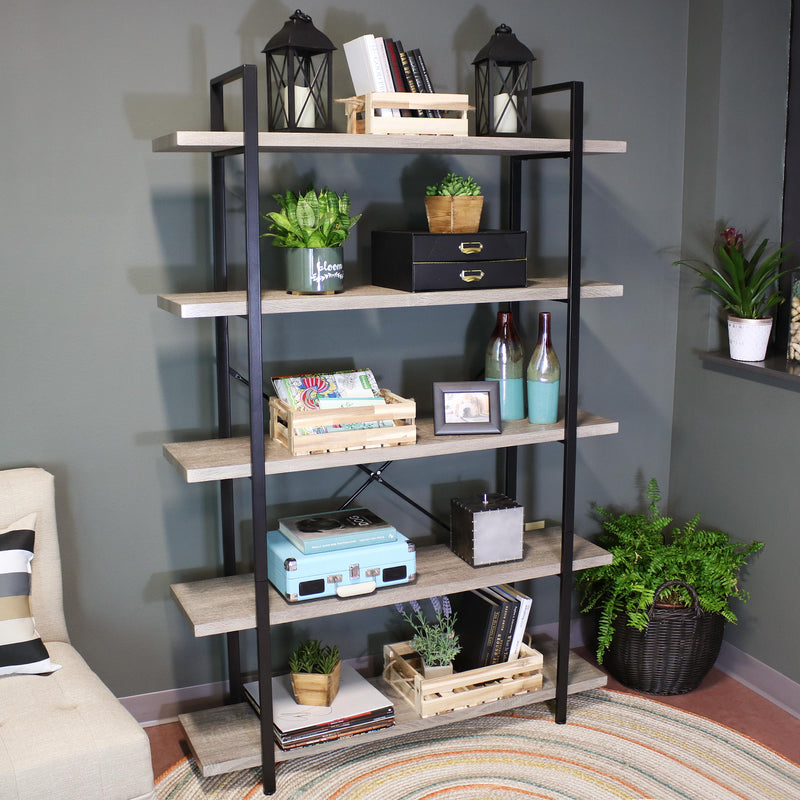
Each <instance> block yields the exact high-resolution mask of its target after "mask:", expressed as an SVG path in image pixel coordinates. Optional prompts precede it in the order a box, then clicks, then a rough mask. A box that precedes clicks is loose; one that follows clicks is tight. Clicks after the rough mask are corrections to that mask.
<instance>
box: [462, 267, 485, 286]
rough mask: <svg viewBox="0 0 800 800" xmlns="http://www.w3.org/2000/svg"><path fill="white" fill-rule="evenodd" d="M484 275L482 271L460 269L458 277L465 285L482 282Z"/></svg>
mask: <svg viewBox="0 0 800 800" xmlns="http://www.w3.org/2000/svg"><path fill="white" fill-rule="evenodd" d="M485 274H486V273H485V272H484V271H483V270H482V269H462V270H461V272H460V273H459V275H458V277H459V278H461V280H462V281H464V282H465V283H473V282H474V281H482V280H483V278H484V276H485Z"/></svg>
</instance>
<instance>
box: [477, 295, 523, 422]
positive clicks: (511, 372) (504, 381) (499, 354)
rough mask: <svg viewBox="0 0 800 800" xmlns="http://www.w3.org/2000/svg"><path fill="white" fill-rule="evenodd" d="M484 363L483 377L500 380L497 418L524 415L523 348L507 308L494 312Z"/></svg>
mask: <svg viewBox="0 0 800 800" xmlns="http://www.w3.org/2000/svg"><path fill="white" fill-rule="evenodd" d="M484 367H485V371H486V380H487V381H498V382H499V383H500V419H502V420H511V419H524V418H525V397H524V395H525V351H524V348H523V347H522V340H521V339H520V338H519V334H518V333H517V329H516V328H515V327H514V318H513V317H512V315H511V312H510V311H498V312H497V324H496V325H495V328H494V332H493V333H492V337H491V339H489V344H488V345H487V347H486V360H485V364H484Z"/></svg>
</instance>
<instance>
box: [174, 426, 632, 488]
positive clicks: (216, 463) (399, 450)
mask: <svg viewBox="0 0 800 800" xmlns="http://www.w3.org/2000/svg"><path fill="white" fill-rule="evenodd" d="M416 424H417V442H416V444H408V445H398V446H394V447H375V448H368V449H361V450H346V451H343V452H341V453H323V454H321V455H314V454H311V455H298V456H293V455H291V454H290V453H289V451H288V450H287V449H286V448H285V447H284V446H283V445H281V444H279V443H278V442H275V441H273V440H272V439H270V438H269V437H268V436H266V437H265V447H266V454H265V464H264V469H265V473H266V474H267V475H283V474H287V473H294V472H307V471H308V470H314V469H331V468H333V467H348V466H355V465H358V464H371V463H374V462H375V461H385V460H387V459H388V460H392V461H402V460H406V459H409V458H428V457H432V456H443V455H451V454H454V453H472V452H478V451H481V450H495V449H499V448H504V447H517V446H521V445H527V444H542V443H544V442H558V441H561V440H562V439H563V438H564V420H563V419H562V420H559V421H558V422H554V423H551V424H546V425H535V424H531V423H529V422H528V421H527V420H513V421H510V422H504V423H503V432H502V433H500V434H481V435H463V436H462V435H459V436H453V435H448V436H436V435H435V434H434V432H433V420H431V419H429V418H428V419H425V418H422V419H417V421H416ZM618 432H619V423H618V422H616V421H614V420H610V419H606V418H605V417H599V416H597V415H596V414H590V413H589V412H587V411H578V438H588V437H592V436H608V435H611V434H615V433H618ZM164 455H165V456H166V458H167V460H168V461H169V462H170V463H171V464H172V465H173V466H174V467H175V468H176V469H177V470H178V472H179V473H180V474H181V475H182V476H183V478H184V480H185V481H186V482H187V483H204V482H207V481H219V480H227V479H229V478H249V477H250V475H251V469H250V439H249V438H248V437H246V436H241V437H234V438H231V439H207V440H203V441H192V442H173V443H169V444H165V445H164Z"/></svg>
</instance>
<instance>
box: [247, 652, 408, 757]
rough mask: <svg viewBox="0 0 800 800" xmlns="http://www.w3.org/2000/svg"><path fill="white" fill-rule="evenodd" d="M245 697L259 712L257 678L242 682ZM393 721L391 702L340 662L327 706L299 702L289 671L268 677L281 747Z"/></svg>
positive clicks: (376, 727) (330, 738)
mask: <svg viewBox="0 0 800 800" xmlns="http://www.w3.org/2000/svg"><path fill="white" fill-rule="evenodd" d="M244 690H245V697H246V698H247V700H248V701H249V702H250V704H251V705H252V706H253V708H254V709H255V710H256V712H257V713H259V714H260V713H261V696H260V693H259V690H258V681H252V682H250V683H245V685H244ZM391 725H394V705H393V704H392V701H391V700H389V699H388V698H387V697H385V696H384V695H383V694H381V692H379V691H378V689H376V688H375V687H374V686H373V685H372V684H371V683H370V682H369V681H368V680H367V679H366V678H364V677H362V676H361V675H360V674H359V673H358V672H357V671H356V670H355V669H354V668H353V667H351V666H350V665H349V664H347V663H345V662H342V667H341V675H340V677H339V691H338V693H337V694H336V697H335V698H334V700H333V703H332V704H331V705H330V706H306V705H300V704H299V703H297V702H296V701H295V699H294V696H293V694H292V679H291V676H290V675H276V676H275V677H274V678H273V679H272V729H273V733H274V736H275V741H276V742H277V743H278V746H279V747H280V748H281V749H282V750H291V749H293V748H295V747H304V746H306V745H311V744H319V743H320V742H329V741H333V740H334V739H340V738H341V737H343V736H353V735H355V734H357V733H366V732H368V731H375V730H380V729H381V728H388V727H389V726H391Z"/></svg>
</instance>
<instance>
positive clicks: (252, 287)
mask: <svg viewBox="0 0 800 800" xmlns="http://www.w3.org/2000/svg"><path fill="white" fill-rule="evenodd" d="M236 80H241V84H242V129H243V133H244V142H243V147H242V149H241V150H240V151H236V152H239V153H241V154H242V157H243V160H244V164H243V172H244V198H245V202H244V208H245V220H244V223H245V225H244V227H245V259H246V264H247V315H246V318H247V354H248V355H247V359H248V372H249V381H248V384H249V386H248V395H249V408H250V413H249V422H250V468H251V505H252V519H253V523H252V524H253V558H254V562H255V563H254V572H255V575H254V583H255V599H256V638H257V643H258V644H257V649H258V679H259V688H260V701H261V718H260V723H261V763H262V767H263V784H264V794H273V793H274V792H275V752H274V745H273V735H272V690H271V682H272V653H271V647H270V635H269V582H268V578H267V499H266V496H267V488H266V470H265V466H264V465H265V445H264V394H263V384H264V375H263V369H264V367H263V362H262V339H261V336H262V324H261V258H260V249H259V180H258V88H257V87H258V84H257V73H256V67H255V65H253V64H245V65H243V66H241V67H238V68H237V69H234V70H231V71H230V72H227V73H225V74H224V75H221V76H219V77H217V78H215V79H213V80H212V81H211V96H212V100H211V104H212V124H213V123H217V124H219V125H220V128H217V129H221V126H222V122H223V120H222V90H223V87H224V85H225V84H227V83H231V82H232V81H236ZM232 154H233V151H227V153H225V154H220V155H219V156H217V157H215V159H214V161H213V162H212V163H213V164H214V165H215V166H214V167H213V168H212V169H213V171H212V187H213V188H212V192H213V198H214V205H215V208H214V218H213V224H214V236H215V239H214V254H215V264H216V262H217V259H218V258H219V263H220V265H222V264H224V265H225V267H224V268H223V267H222V266H220V268H219V278H220V279H222V277H223V275H224V277H225V285H227V256H226V255H225V245H226V242H225V228H226V225H225V204H224V198H225V167H224V156H227V155H232ZM217 277H218V276H217V269H216V266H215V282H216V279H217ZM217 341H218V348H219V347H220V346H222V352H223V353H224V361H225V364H224V370H225V375H224V379H223V376H222V369H223V366H221V365H219V364H218V386H219V387H222V386H225V387H227V388H226V389H224V390H222V391H221V393H220V406H221V407H222V406H225V409H226V413H227V424H228V425H230V396H229V395H230V389H229V387H230V383H229V374H230V371H229V368H230V363H229V356H228V346H227V345H228V332H227V326H225V327H223V326H219V327H218V329H217ZM219 355H220V350H219V349H218V356H219ZM226 392H227V398H226V396H225V393H226ZM225 483H228V482H223V486H224V484H225ZM225 492H229V493H230V494H229V495H228V500H226V495H225ZM223 541H224V542H225V543H224V544H223V550H224V553H223V555H224V559H225V569H226V574H229V573H228V572H227V570H228V568H229V566H231V567H232V569H233V573H230V574H234V573H235V568H236V565H235V557H236V556H235V535H234V531H233V496H232V488H229V489H224V488H223ZM230 639H231V637H229V642H230ZM238 647H239V645H238V637H237V640H236V645H235V649H236V664H235V665H234V664H233V663H232V661H231V658H230V656H229V663H231V666H232V667H235V669H234V670H233V671H232V674H231V683H232V685H238V686H239V689H238V691H239V693H240V692H241V688H240V686H241V666H240V664H239V660H240V659H239V654H238ZM233 694H234V692H233V691H232V695H233Z"/></svg>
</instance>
